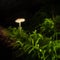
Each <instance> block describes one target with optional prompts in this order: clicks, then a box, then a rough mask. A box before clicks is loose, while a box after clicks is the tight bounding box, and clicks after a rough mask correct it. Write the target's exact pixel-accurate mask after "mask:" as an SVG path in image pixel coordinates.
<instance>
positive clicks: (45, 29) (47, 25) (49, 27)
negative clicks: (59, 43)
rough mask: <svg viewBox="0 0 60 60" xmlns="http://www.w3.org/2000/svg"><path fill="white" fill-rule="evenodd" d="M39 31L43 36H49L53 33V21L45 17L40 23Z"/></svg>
mask: <svg viewBox="0 0 60 60" xmlns="http://www.w3.org/2000/svg"><path fill="white" fill-rule="evenodd" d="M40 29H41V33H43V34H44V35H45V36H47V37H50V36H52V35H53V33H54V22H53V20H51V19H48V18H45V21H44V22H43V23H42V25H41V27H40Z"/></svg>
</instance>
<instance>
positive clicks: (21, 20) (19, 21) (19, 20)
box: [15, 18, 25, 31]
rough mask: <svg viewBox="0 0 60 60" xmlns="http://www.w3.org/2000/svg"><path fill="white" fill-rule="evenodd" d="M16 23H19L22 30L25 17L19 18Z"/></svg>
mask: <svg viewBox="0 0 60 60" xmlns="http://www.w3.org/2000/svg"><path fill="white" fill-rule="evenodd" d="M15 22H16V23H19V28H20V31H21V23H22V22H25V19H24V18H18V19H16V20H15Z"/></svg>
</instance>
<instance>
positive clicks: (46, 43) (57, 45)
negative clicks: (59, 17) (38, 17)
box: [9, 18, 60, 60]
mask: <svg viewBox="0 0 60 60" xmlns="http://www.w3.org/2000/svg"><path fill="white" fill-rule="evenodd" d="M40 28H41V31H40V33H37V30H35V31H33V32H32V33H30V34H26V32H24V30H23V29H21V32H20V30H19V28H9V32H10V33H9V37H10V38H11V39H15V41H16V43H15V45H14V47H13V50H14V51H13V55H14V57H16V58H18V57H21V56H23V58H24V60H58V59H60V52H59V51H60V40H58V39H55V38H56V36H55V35H56V33H55V32H54V22H53V21H52V20H51V19H47V18H46V19H45V21H44V22H43V23H42V25H41V27H40ZM51 31H53V32H54V33H53V34H51V35H49V33H51ZM46 34H47V35H49V37H48V36H46ZM53 36H54V37H53ZM54 39H55V40H54ZM24 56H25V57H24Z"/></svg>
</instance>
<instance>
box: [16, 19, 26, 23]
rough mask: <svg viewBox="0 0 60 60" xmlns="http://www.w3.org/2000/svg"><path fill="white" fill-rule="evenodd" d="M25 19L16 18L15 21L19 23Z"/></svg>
mask: <svg viewBox="0 0 60 60" xmlns="http://www.w3.org/2000/svg"><path fill="white" fill-rule="evenodd" d="M24 21H25V19H24V18H18V19H16V20H15V22H16V23H21V22H24Z"/></svg>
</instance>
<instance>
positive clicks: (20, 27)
mask: <svg viewBox="0 0 60 60" xmlns="http://www.w3.org/2000/svg"><path fill="white" fill-rule="evenodd" d="M19 29H20V33H21V23H19Z"/></svg>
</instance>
